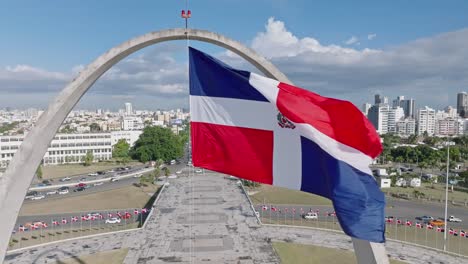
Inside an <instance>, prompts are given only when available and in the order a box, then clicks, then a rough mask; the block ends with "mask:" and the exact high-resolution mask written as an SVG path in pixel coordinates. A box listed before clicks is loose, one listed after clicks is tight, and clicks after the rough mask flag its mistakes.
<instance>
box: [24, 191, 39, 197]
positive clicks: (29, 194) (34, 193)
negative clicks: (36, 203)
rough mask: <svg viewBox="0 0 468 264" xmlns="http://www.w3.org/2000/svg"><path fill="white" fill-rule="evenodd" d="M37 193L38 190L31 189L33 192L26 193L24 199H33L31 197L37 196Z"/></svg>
mask: <svg viewBox="0 0 468 264" xmlns="http://www.w3.org/2000/svg"><path fill="white" fill-rule="evenodd" d="M36 195H37V192H36V191H31V192H28V193H27V194H26V196H25V197H24V199H31V198H33V197H34V196H36Z"/></svg>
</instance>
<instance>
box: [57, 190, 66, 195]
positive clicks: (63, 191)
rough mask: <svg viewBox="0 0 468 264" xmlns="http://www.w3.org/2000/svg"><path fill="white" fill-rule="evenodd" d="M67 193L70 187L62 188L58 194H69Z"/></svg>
mask: <svg viewBox="0 0 468 264" xmlns="http://www.w3.org/2000/svg"><path fill="white" fill-rule="evenodd" d="M67 193H68V189H62V190H59V191H58V194H67Z"/></svg>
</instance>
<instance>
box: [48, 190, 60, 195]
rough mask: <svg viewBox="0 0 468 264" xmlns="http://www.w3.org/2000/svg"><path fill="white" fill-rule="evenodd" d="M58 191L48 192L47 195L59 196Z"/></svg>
mask: <svg viewBox="0 0 468 264" xmlns="http://www.w3.org/2000/svg"><path fill="white" fill-rule="evenodd" d="M57 193H58V191H57V190H50V191H48V192H46V195H53V194H57Z"/></svg>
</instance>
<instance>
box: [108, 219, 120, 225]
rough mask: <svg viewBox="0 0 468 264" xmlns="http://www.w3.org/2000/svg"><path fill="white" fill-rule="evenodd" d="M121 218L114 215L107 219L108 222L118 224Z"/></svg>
mask: <svg viewBox="0 0 468 264" xmlns="http://www.w3.org/2000/svg"><path fill="white" fill-rule="evenodd" d="M120 221H121V220H120V218H117V217H112V218H109V219H106V224H118V223H120Z"/></svg>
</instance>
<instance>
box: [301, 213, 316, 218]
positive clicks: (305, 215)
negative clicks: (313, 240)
mask: <svg viewBox="0 0 468 264" xmlns="http://www.w3.org/2000/svg"><path fill="white" fill-rule="evenodd" d="M302 217H304V219H318V214H317V213H314V212H308V213H306V214H304V215H303V216H302Z"/></svg>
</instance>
